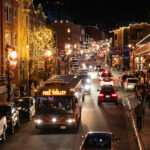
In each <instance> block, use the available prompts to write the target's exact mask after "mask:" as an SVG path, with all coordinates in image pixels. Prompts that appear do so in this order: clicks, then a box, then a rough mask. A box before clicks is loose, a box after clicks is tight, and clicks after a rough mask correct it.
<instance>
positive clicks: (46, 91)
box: [35, 75, 84, 129]
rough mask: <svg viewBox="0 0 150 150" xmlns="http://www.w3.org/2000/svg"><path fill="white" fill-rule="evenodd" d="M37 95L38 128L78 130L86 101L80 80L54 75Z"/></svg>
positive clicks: (40, 88)
mask: <svg viewBox="0 0 150 150" xmlns="http://www.w3.org/2000/svg"><path fill="white" fill-rule="evenodd" d="M35 93H36V116H35V127H36V128H38V129H43V128H59V129H68V128H77V126H78V123H79V121H80V119H81V104H82V100H83V99H84V89H83V87H82V81H81V79H80V78H78V77H76V76H75V75H54V76H52V77H51V78H50V79H48V80H47V81H46V82H45V83H44V84H43V85H42V86H41V87H39V88H38V89H36V91H35Z"/></svg>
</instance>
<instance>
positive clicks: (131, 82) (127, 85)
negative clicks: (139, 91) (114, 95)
mask: <svg viewBox="0 0 150 150" xmlns="http://www.w3.org/2000/svg"><path fill="white" fill-rule="evenodd" d="M138 82H139V80H138V78H127V79H126V80H125V82H124V89H125V90H133V89H134V87H135V85H136V84H137V83H138Z"/></svg>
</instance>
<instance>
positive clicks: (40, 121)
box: [35, 119, 43, 124]
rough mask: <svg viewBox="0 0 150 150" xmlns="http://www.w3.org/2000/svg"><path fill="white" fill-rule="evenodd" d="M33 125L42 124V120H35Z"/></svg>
mask: <svg viewBox="0 0 150 150" xmlns="http://www.w3.org/2000/svg"><path fill="white" fill-rule="evenodd" d="M35 123H36V124H42V123H43V120H42V119H37V120H35Z"/></svg>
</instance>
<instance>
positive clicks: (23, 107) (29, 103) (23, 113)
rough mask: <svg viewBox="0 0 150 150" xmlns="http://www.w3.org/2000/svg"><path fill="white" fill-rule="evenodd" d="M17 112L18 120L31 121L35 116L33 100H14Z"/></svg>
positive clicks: (21, 98) (22, 98)
mask: <svg viewBox="0 0 150 150" xmlns="http://www.w3.org/2000/svg"><path fill="white" fill-rule="evenodd" d="M14 102H15V104H16V106H17V109H18V111H19V117H20V120H24V119H28V120H32V117H33V116H35V98H33V97H20V98H18V99H15V100H14Z"/></svg>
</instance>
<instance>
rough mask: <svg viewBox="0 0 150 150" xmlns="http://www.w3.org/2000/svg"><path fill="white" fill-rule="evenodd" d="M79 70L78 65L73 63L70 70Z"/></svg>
mask: <svg viewBox="0 0 150 150" xmlns="http://www.w3.org/2000/svg"><path fill="white" fill-rule="evenodd" d="M79 70H80V65H78V64H73V66H72V71H73V72H78V71H79Z"/></svg>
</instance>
